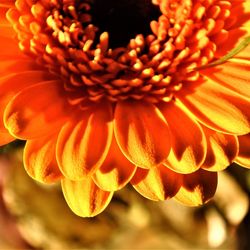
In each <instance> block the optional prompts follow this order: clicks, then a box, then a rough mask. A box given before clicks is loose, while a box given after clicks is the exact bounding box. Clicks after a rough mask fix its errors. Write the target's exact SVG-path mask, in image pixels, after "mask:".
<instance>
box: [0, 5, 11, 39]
mask: <svg viewBox="0 0 250 250" xmlns="http://www.w3.org/2000/svg"><path fill="white" fill-rule="evenodd" d="M8 9H9V8H8V6H3V5H2V3H0V27H1V26H6V25H8V26H11V24H10V23H9V21H8V20H7V18H6V12H7V11H8ZM1 34H2V30H1Z"/></svg>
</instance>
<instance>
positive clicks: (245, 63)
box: [202, 58, 250, 98]
mask: <svg viewBox="0 0 250 250" xmlns="http://www.w3.org/2000/svg"><path fill="white" fill-rule="evenodd" d="M249 72H250V60H244V59H235V58H234V59H231V60H230V61H227V62H226V63H224V64H223V65H220V66H218V67H216V68H212V69H211V68H210V69H207V70H203V71H202V74H203V75H206V77H207V78H209V79H211V80H212V81H215V82H217V83H219V84H221V85H222V86H225V87H227V88H229V89H231V90H233V91H235V92H236V93H239V94H241V95H243V96H246V97H249V98H250V77H249V76H248V74H249Z"/></svg>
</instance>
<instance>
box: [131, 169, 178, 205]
mask: <svg viewBox="0 0 250 250" xmlns="http://www.w3.org/2000/svg"><path fill="white" fill-rule="evenodd" d="M181 183H182V175H181V174H178V173H175V172H173V171H171V170H170V169H168V168H167V167H165V166H163V165H159V166H157V167H154V168H151V169H142V168H137V170H136V173H135V176H134V177H133V179H132V180H131V184H132V185H133V187H134V188H135V189H136V191H137V192H139V193H140V194H141V195H142V196H144V197H146V198H148V199H150V200H154V201H159V200H167V199H169V198H171V197H173V196H174V195H176V193H177V192H178V190H179V189H180V186H181Z"/></svg>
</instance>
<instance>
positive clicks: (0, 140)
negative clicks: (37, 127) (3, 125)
mask: <svg viewBox="0 0 250 250" xmlns="http://www.w3.org/2000/svg"><path fill="white" fill-rule="evenodd" d="M15 139H16V138H14V137H13V136H11V135H10V134H9V133H4V132H2V131H0V146H3V145H5V144H8V143H9V142H12V141H14V140H15Z"/></svg>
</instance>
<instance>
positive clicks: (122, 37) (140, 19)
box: [92, 0, 161, 48]
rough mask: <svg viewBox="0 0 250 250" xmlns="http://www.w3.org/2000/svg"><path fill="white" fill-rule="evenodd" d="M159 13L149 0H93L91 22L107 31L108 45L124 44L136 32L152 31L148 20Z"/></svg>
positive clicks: (147, 32) (145, 32)
mask: <svg viewBox="0 0 250 250" xmlns="http://www.w3.org/2000/svg"><path fill="white" fill-rule="evenodd" d="M160 15H161V12H160V9H159V6H156V5H154V4H152V1H151V0H94V1H93V7H92V18H93V20H92V23H93V24H94V25H95V26H97V27H99V29H100V30H99V33H100V34H101V33H102V32H105V31H107V32H108V33H109V37H110V39H109V41H110V47H112V48H116V47H121V46H125V47H126V45H127V44H128V43H129V41H130V39H131V38H134V37H135V36H136V35H137V34H142V35H148V34H150V33H152V31H151V29H150V22H151V21H152V20H157V19H158V17H159V16H160Z"/></svg>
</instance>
